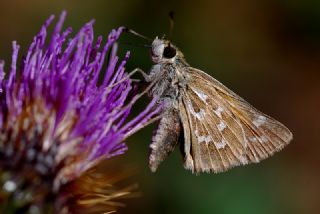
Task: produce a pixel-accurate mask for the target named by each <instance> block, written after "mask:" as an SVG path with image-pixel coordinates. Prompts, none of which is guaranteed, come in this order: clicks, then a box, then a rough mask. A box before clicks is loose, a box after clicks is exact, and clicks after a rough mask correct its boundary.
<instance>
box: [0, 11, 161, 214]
mask: <svg viewBox="0 0 320 214" xmlns="http://www.w3.org/2000/svg"><path fill="white" fill-rule="evenodd" d="M65 16H66V13H65V12H63V13H62V15H61V16H60V19H59V21H58V22H57V24H56V25H55V27H54V30H53V33H52V35H51V38H50V39H49V40H48V39H47V28H48V26H49V25H50V23H51V22H52V21H53V19H54V17H53V16H51V17H50V18H49V19H48V20H47V21H46V22H45V24H44V25H43V26H42V28H41V30H40V32H39V33H38V34H37V35H36V36H35V37H34V40H33V42H32V43H31V45H30V47H29V50H28V51H27V54H26V56H25V57H23V60H22V63H21V66H20V69H18V68H17V59H18V51H19V45H17V43H16V42H13V54H12V63H11V69H10V72H8V73H6V74H5V71H4V62H3V61H1V63H0V87H1V88H0V166H1V172H0V173H1V174H0V179H1V180H0V182H2V183H1V184H2V190H1V193H0V200H3V198H6V197H7V198H8V197H9V196H8V195H10V197H11V198H17V201H18V202H17V203H20V204H19V206H18V207H20V208H19V209H21V210H22V211H26V210H28V209H31V208H32V207H34V206H36V207H37V209H40V210H42V209H44V208H45V209H47V208H48V204H50V203H47V202H48V201H51V202H52V204H53V210H55V211H57V212H62V211H61V210H64V212H69V211H66V210H68V209H67V208H66V206H65V203H63V201H65V200H66V198H68V197H70V195H72V193H70V194H69V196H66V195H65V194H66V193H65V192H66V191H63V188H64V187H65V186H66V185H69V184H70V183H72V182H74V183H79V180H83V179H84V178H83V176H89V177H90V175H88V172H90V170H89V169H92V167H94V166H96V165H97V163H99V162H100V161H101V160H104V159H108V158H110V157H112V156H115V155H120V154H122V153H123V152H124V151H125V150H126V149H127V147H126V145H125V143H124V142H123V140H124V139H126V138H127V137H128V136H129V135H131V134H133V133H134V132H136V131H137V130H139V129H141V128H142V127H144V126H145V125H146V124H147V123H149V122H150V120H152V118H154V117H155V116H156V115H157V113H158V112H159V107H157V106H158V105H155V102H156V100H152V101H151V103H150V104H149V105H148V106H147V107H146V109H145V110H144V111H143V112H141V113H140V114H139V115H137V116H136V117H134V118H133V119H131V120H130V121H128V119H127V117H128V115H129V113H130V110H131V108H132V106H133V104H134V103H135V102H136V100H137V98H138V97H139V95H135V94H134V90H133V84H132V81H131V79H130V78H129V77H128V74H127V73H126V72H125V64H126V61H127V60H128V58H129V52H128V53H127V54H126V56H125V57H124V59H122V60H119V58H118V57H117V56H116V43H115V42H116V41H117V39H118V38H119V36H120V34H121V32H122V30H123V28H122V27H120V28H118V29H117V30H113V31H112V32H111V33H110V34H109V36H108V39H107V41H106V42H105V44H104V43H103V42H102V37H101V36H100V37H98V38H97V39H96V41H95V39H94V34H93V21H91V22H89V23H87V24H85V25H84V26H83V27H82V28H81V29H80V30H79V32H78V33H76V35H75V36H74V37H71V36H70V34H71V33H72V29H71V28H67V29H66V30H64V31H62V26H63V22H64V19H65ZM108 53H109V55H110V57H109V60H108V61H107V62H106V55H107V54H108ZM102 73H104V75H101V74H102ZM6 75H7V77H6V78H5V76H6ZM101 76H103V78H101ZM77 179H78V180H77ZM90 184H92V185H93V184H94V182H91V183H90ZM82 189H85V188H82ZM100 189H101V185H100ZM91 190H92V191H95V190H93V189H91ZM62 192H64V193H62ZM98 192H99V191H98ZM60 193H61V194H60ZM79 194H81V193H79V192H78V193H77V194H74V195H79ZM98 194H101V192H100V193H97V192H96V195H98ZM120 195H121V194H120ZM4 196H6V197H4ZM62 196H63V197H62ZM61 198H63V199H61ZM109 198H110V197H109ZM73 200H76V199H73ZM100 202H101V201H100ZM49 207H50V206H49Z"/></svg>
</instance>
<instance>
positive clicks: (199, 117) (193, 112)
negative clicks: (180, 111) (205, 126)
mask: <svg viewBox="0 0 320 214" xmlns="http://www.w3.org/2000/svg"><path fill="white" fill-rule="evenodd" d="M188 107H189V110H190V112H191V114H192V115H194V116H195V117H196V118H197V119H198V120H203V119H204V115H205V111H204V110H203V109H200V111H199V112H196V111H195V110H194V108H193V106H192V103H191V102H188Z"/></svg>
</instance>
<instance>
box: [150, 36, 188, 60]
mask: <svg viewBox="0 0 320 214" xmlns="http://www.w3.org/2000/svg"><path fill="white" fill-rule="evenodd" d="M150 52H151V59H152V61H153V62H154V63H174V62H175V60H176V59H177V58H179V57H183V56H182V53H181V52H180V51H179V50H178V48H177V47H176V46H175V45H173V44H172V43H171V42H170V41H169V40H166V39H159V38H158V37H156V38H155V39H154V40H153V42H152V44H151V51H150Z"/></svg>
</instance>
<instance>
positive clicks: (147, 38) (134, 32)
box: [124, 27, 152, 42]
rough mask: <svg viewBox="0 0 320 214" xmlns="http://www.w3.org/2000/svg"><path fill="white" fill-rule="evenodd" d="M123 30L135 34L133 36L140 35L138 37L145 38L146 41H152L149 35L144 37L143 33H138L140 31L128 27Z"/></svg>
mask: <svg viewBox="0 0 320 214" xmlns="http://www.w3.org/2000/svg"><path fill="white" fill-rule="evenodd" d="M124 31H125V32H127V33H131V34H133V35H135V36H137V37H140V38H142V39H145V40H148V41H151V42H152V39H150V38H149V37H146V36H144V35H142V34H140V33H137V32H136V31H134V30H132V29H130V28H127V27H126V28H125V30H124Z"/></svg>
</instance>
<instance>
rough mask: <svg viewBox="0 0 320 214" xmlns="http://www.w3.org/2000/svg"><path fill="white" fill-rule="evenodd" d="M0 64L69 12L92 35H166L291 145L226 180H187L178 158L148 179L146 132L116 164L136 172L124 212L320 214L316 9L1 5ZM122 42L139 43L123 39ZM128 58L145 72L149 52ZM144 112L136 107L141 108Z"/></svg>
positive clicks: (285, 4)
mask: <svg viewBox="0 0 320 214" xmlns="http://www.w3.org/2000/svg"><path fill="white" fill-rule="evenodd" d="M0 4H1V9H0V11H1V12H0V22H1V25H0V58H3V59H5V60H6V62H7V68H8V65H9V64H10V55H11V41H12V40H17V41H18V43H19V44H21V45H22V49H21V52H20V53H25V52H26V49H27V45H28V44H29V43H30V42H31V41H32V38H33V36H34V34H35V33H36V32H38V30H39V29H40V26H41V25H42V24H43V22H44V20H45V19H47V17H49V15H50V14H56V15H59V13H60V12H61V11H62V10H63V9H66V10H67V11H68V17H67V21H66V26H73V27H74V28H75V30H78V29H79V28H80V26H82V25H83V24H84V23H85V22H87V21H89V20H90V19H92V18H95V19H96V24H95V33H96V35H98V34H103V35H107V34H108V32H109V31H110V30H111V29H112V28H115V27H118V26H120V25H126V26H129V27H131V28H133V29H135V30H136V31H138V32H140V33H142V34H145V35H147V36H150V37H152V38H153V37H155V36H156V35H159V36H162V35H163V34H164V33H167V32H168V28H169V24H168V17H167V14H168V12H169V11H170V10H174V11H175V12H176V18H175V29H174V37H173V41H174V42H175V44H177V46H179V47H180V48H181V49H182V50H183V52H184V54H185V56H186V58H187V60H188V62H189V63H190V64H191V65H192V66H194V67H197V68H200V69H202V70H204V71H206V72H207V73H209V74H211V75H212V76H214V77H215V78H217V79H218V80H220V81H221V82H223V83H224V84H225V85H227V86H228V87H229V88H231V89H232V90H234V91H235V92H236V93H238V94H240V95H241V96H242V97H243V98H245V99H246V100H248V101H249V102H250V103H251V104H253V105H254V106H255V107H257V108H258V109H260V110H262V111H263V112H265V113H267V114H269V115H271V116H273V117H275V118H277V119H278V120H280V121H281V122H283V123H284V124H286V125H287V126H288V127H289V128H290V129H291V130H292V132H293V134H294V140H293V142H292V144H290V145H289V146H288V147H287V148H285V149H284V150H283V151H282V152H280V153H278V154H276V155H275V156H274V157H272V158H270V159H268V160H266V161H263V162H262V163H260V164H254V165H249V166H245V167H238V168H235V169H233V170H231V171H229V172H227V173H223V174H217V175H214V174H210V175H209V174H202V175H200V176H195V175H192V174H191V173H190V172H188V171H185V170H184V169H183V167H182V165H181V163H182V162H181V160H180V157H179V153H178V151H176V152H175V153H174V154H173V155H171V157H170V158H168V160H167V161H166V162H164V163H163V164H162V165H161V166H160V168H159V170H158V172H157V173H155V174H153V173H151V172H150V171H149V169H148V166H147V157H148V144H149V142H150V139H151V134H152V129H153V126H152V127H148V128H146V129H144V130H143V131H141V132H139V133H138V134H136V135H135V136H134V137H131V138H130V139H128V145H129V151H128V152H127V153H126V155H124V156H122V157H121V158H119V162H121V163H123V164H130V165H131V166H134V167H135V168H136V169H137V174H136V175H135V176H134V177H133V178H132V182H137V183H139V185H140V191H141V192H142V197H140V198H137V199H130V200H129V201H126V202H127V207H126V208H124V209H122V213H190V214H191V213H201V214H206V213H208V214H209V213H219V214H231V213H246V214H256V213H259V214H271V213H272V214H275V213H281V214H283V213H290V214H291V213H292V214H294V213H320V170H319V163H320V155H319V149H320V137H319V133H320V126H319V121H320V111H319V110H320V84H319V80H320V73H319V68H320V1H318V0H314V1H312V0H309V1H298V0H291V1H290V0H281V1H276V0H273V1H267V0H265V1H257V0H239V1H230V0H220V1H210V0H197V1H189V2H187V1H182V0H181V1H168V0H167V1H152V0H128V1H126V0H92V1H84V0H81V1H80V0H77V1H76V0H67V1H62V0H50V1H49V0H28V1H25V0H19V1H17V0H11V1H9V0H5V1H4V0H1V3H0ZM121 40H122V41H131V40H133V41H135V42H136V43H143V42H144V41H141V40H137V39H132V36H128V35H125V36H123V37H122V39H121ZM121 48H122V49H123V50H126V49H130V50H132V57H131V60H130V62H129V63H128V66H127V68H128V70H132V69H133V68H135V67H140V68H143V69H144V70H148V69H149V68H150V65H151V63H150V59H149V57H148V51H147V50H146V49H143V48H139V47H131V46H125V45H122V46H121ZM146 103H147V101H146V100H144V101H143V102H142V101H141V102H140V104H141V106H140V107H141V108H143V105H145V104H146Z"/></svg>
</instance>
